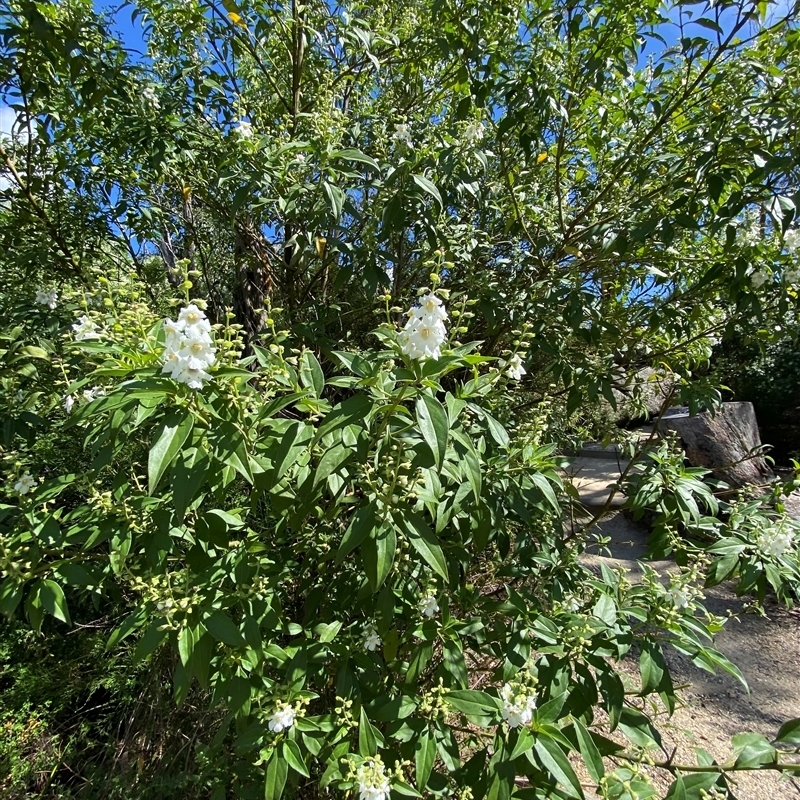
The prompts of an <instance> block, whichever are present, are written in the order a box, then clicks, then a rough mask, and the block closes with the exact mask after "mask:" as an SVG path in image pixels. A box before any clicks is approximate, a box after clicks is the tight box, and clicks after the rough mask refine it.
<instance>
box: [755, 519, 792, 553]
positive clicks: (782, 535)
mask: <svg viewBox="0 0 800 800" xmlns="http://www.w3.org/2000/svg"><path fill="white" fill-rule="evenodd" d="M756 543H757V545H758V549H759V550H760V551H761V552H762V553H763V554H764V555H767V556H774V557H776V558H777V557H778V556H782V555H783V554H784V553H785V552H786V551H787V550H789V549H790V548H791V547H792V544H793V543H794V532H793V531H790V530H787V529H786V528H784V527H782V526H777V525H776V526H775V527H772V528H767V529H766V530H763V531H761V532H760V533H759V534H758V537H757V539H756Z"/></svg>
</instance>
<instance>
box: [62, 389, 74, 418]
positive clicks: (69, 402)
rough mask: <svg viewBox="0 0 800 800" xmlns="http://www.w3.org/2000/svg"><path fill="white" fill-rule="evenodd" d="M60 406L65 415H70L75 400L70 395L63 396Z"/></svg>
mask: <svg viewBox="0 0 800 800" xmlns="http://www.w3.org/2000/svg"><path fill="white" fill-rule="evenodd" d="M62 405H63V406H64V411H66V412H67V414H71V413H72V409H73V407H74V405H75V398H74V397H73V396H72V395H71V394H68V395H65V397H64V402H63V404H62Z"/></svg>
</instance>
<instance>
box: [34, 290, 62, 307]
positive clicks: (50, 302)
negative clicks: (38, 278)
mask: <svg viewBox="0 0 800 800" xmlns="http://www.w3.org/2000/svg"><path fill="white" fill-rule="evenodd" d="M36 302H37V303H39V305H42V306H47V307H48V308H49V309H50V310H51V311H52V310H53V309H54V308H55V307H56V303H57V302H58V292H57V291H56V290H55V289H39V291H38V292H36Z"/></svg>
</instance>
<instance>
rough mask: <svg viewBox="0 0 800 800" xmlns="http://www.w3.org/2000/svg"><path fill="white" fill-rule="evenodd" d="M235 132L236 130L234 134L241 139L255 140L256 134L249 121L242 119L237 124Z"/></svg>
mask: <svg viewBox="0 0 800 800" xmlns="http://www.w3.org/2000/svg"><path fill="white" fill-rule="evenodd" d="M233 130H234V133H236V135H237V136H238V137H239V138H240V139H252V138H253V133H254V131H253V126H252V124H251V123H249V122H248V121H247V120H244V119H240V120H239V121H238V122H237V123H236V127H235V128H234V129H233Z"/></svg>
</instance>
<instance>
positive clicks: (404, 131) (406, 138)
mask: <svg viewBox="0 0 800 800" xmlns="http://www.w3.org/2000/svg"><path fill="white" fill-rule="evenodd" d="M392 139H394V140H395V141H396V142H402V143H403V144H405V145H407V146H408V147H413V146H414V143H413V142H412V141H411V132H410V131H409V130H408V125H406V124H405V122H401V123H400V124H399V125H395V126H394V133H393V134H392Z"/></svg>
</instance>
